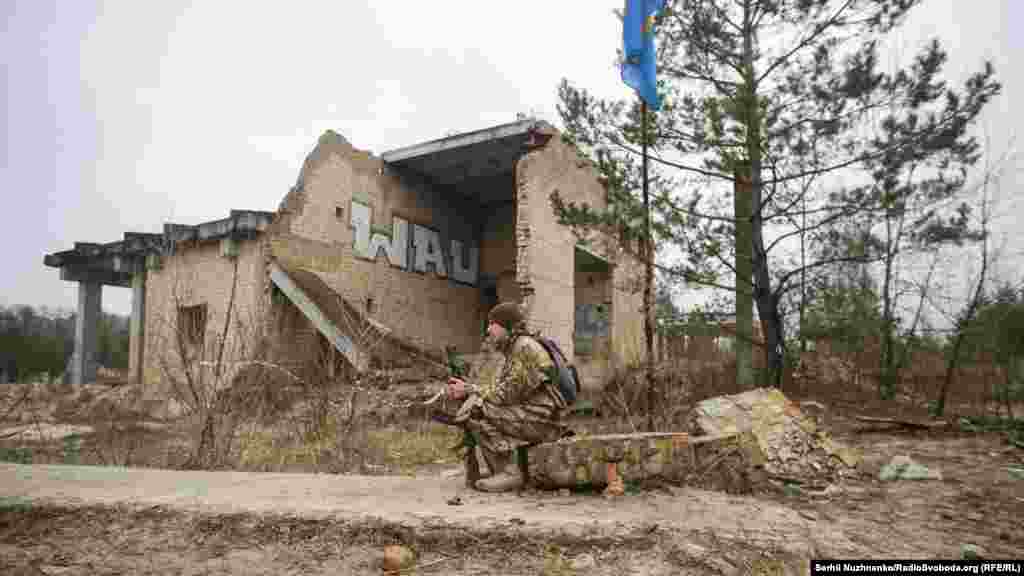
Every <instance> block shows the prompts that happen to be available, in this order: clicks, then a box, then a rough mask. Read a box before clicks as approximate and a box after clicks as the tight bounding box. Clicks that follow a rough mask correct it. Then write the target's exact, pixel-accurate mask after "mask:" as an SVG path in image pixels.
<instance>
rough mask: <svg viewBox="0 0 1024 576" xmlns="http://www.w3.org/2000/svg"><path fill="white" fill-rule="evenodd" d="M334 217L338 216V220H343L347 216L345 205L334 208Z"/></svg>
mask: <svg viewBox="0 0 1024 576" xmlns="http://www.w3.org/2000/svg"><path fill="white" fill-rule="evenodd" d="M334 217H335V218H337V219H338V220H343V219H344V218H345V207H344V206H336V207H335V208H334Z"/></svg>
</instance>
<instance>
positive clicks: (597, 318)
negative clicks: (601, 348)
mask: <svg viewBox="0 0 1024 576" xmlns="http://www.w3.org/2000/svg"><path fill="white" fill-rule="evenodd" d="M607 335H608V312H607V309H606V307H605V306H604V305H602V304H577V305H576V337H577V338H595V337H599V336H607Z"/></svg>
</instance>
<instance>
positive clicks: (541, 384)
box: [474, 332, 565, 408]
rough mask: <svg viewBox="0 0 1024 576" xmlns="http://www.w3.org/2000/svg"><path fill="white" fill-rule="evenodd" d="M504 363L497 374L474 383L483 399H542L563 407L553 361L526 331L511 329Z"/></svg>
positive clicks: (512, 401)
mask: <svg viewBox="0 0 1024 576" xmlns="http://www.w3.org/2000/svg"><path fill="white" fill-rule="evenodd" d="M504 354H505V364H504V366H503V367H502V369H501V371H500V372H499V373H498V376H497V378H494V379H493V380H491V381H486V382H481V383H479V384H476V385H475V386H474V392H475V393H476V394H477V395H478V396H479V397H480V398H481V399H483V400H485V401H487V402H490V403H491V404H497V405H513V404H529V403H541V404H545V405H553V407H557V408H564V407H565V400H563V399H562V395H561V393H560V392H559V391H558V385H557V378H555V371H556V370H557V368H556V366H555V363H554V361H553V360H552V359H551V356H550V355H549V354H548V352H547V350H545V349H544V347H543V346H542V345H541V343H540V342H538V341H537V340H536V338H534V337H533V335H532V334H529V333H522V332H519V333H513V334H511V335H510V337H509V341H508V344H507V345H506V348H505V350H504Z"/></svg>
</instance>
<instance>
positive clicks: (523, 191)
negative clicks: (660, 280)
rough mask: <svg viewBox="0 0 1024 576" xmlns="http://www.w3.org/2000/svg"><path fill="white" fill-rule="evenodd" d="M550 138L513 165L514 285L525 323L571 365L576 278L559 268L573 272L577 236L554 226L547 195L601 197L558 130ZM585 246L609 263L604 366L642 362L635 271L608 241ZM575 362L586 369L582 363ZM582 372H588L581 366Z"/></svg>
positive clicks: (592, 174) (598, 204)
mask: <svg viewBox="0 0 1024 576" xmlns="http://www.w3.org/2000/svg"><path fill="white" fill-rule="evenodd" d="M552 134H553V135H554V136H553V137H552V138H550V139H549V140H548V142H547V144H546V145H545V146H544V147H543V148H539V149H536V150H533V151H531V152H530V153H528V154H526V155H525V156H524V157H523V158H522V159H521V160H520V161H519V164H518V165H517V168H516V189H517V196H516V199H517V203H518V208H519V217H518V221H517V239H518V244H517V246H518V249H519V252H518V254H517V262H518V268H517V281H518V283H519V284H520V286H521V287H522V288H523V291H524V294H523V296H524V304H525V305H526V307H527V311H528V313H529V316H530V322H531V324H532V326H533V327H534V328H536V329H540V330H543V331H544V332H545V333H546V334H548V335H549V336H551V337H552V338H553V339H554V340H555V341H556V342H558V344H559V345H560V346H561V347H562V349H563V350H565V352H566V354H567V355H568V356H570V359H571V360H575V354H574V345H573V332H574V328H575V304H576V290H575V282H576V275H575V274H565V273H564V271H566V270H575V250H576V244H577V242H578V239H577V238H576V236H575V235H574V234H573V233H572V231H571V230H570V229H569V228H568V227H565V226H562V225H560V224H559V223H558V221H557V219H556V216H555V214H554V212H553V210H552V208H551V201H550V196H551V194H552V192H554V191H555V190H557V191H558V192H559V194H560V195H561V196H562V197H563V198H564V199H566V200H568V201H574V202H580V203H582V202H586V203H588V204H589V205H591V206H592V207H594V208H596V209H603V208H604V207H605V203H606V192H605V189H604V186H603V185H602V184H601V181H600V180H599V178H598V176H599V175H598V173H597V171H596V170H595V169H594V168H593V166H591V165H589V164H587V163H586V162H585V161H584V160H583V159H582V158H581V157H580V156H579V154H578V153H577V152H576V150H575V149H573V148H572V147H571V146H569V145H568V144H566V143H565V142H563V141H562V139H561V138H560V137H559V135H558V134H557V132H552ZM588 248H589V249H592V251H593V252H594V253H596V254H598V255H600V256H601V257H603V258H605V259H606V260H607V261H608V262H609V263H610V264H611V265H612V278H611V289H610V298H609V299H610V301H611V302H610V304H611V310H610V311H609V316H610V320H611V327H610V336H611V354H610V356H611V357H610V358H609V361H610V363H611V364H612V365H613V366H614V365H618V364H622V363H624V362H629V361H630V360H631V359H633V358H641V357H642V354H643V331H642V327H643V320H642V314H641V312H640V308H641V306H642V296H643V295H642V293H639V292H633V290H635V288H636V282H635V280H633V279H634V278H635V277H636V274H637V272H638V271H640V270H641V268H640V267H638V266H636V263H635V262H634V261H633V260H632V259H630V258H628V257H626V256H625V255H624V254H623V253H622V251H621V250H620V249H619V248H618V247H617V245H616V243H615V242H614V240H613V239H611V238H609V237H607V236H604V235H601V234H596V233H595V234H593V235H592V238H590V239H589V242H588ZM638 328H639V329H638ZM638 355H639V356H638ZM581 364H583V365H584V366H585V365H586V362H583V363H581ZM584 371H585V372H594V371H593V370H589V369H588V368H584Z"/></svg>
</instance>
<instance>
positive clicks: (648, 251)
mask: <svg viewBox="0 0 1024 576" xmlns="http://www.w3.org/2000/svg"><path fill="white" fill-rule="evenodd" d="M640 141H641V143H642V144H641V148H640V149H641V156H642V159H643V195H644V340H645V344H646V348H647V350H646V355H647V428H648V430H650V431H651V432H654V407H655V405H656V402H655V394H654V318H653V316H654V310H653V305H654V302H653V300H654V298H653V295H652V292H653V286H654V242H653V241H652V240H653V239H652V237H651V202H650V193H649V191H648V178H647V101H646V100H644V99H643V98H641V99H640Z"/></svg>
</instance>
